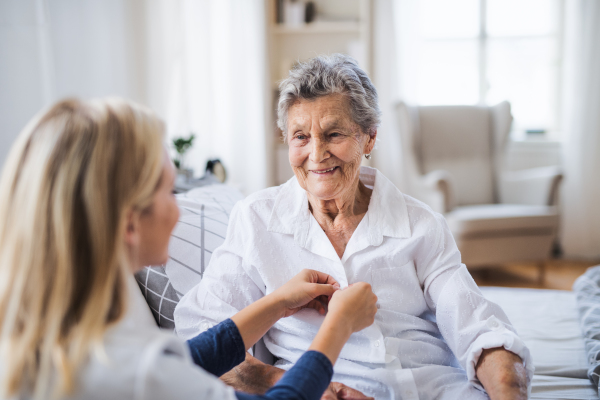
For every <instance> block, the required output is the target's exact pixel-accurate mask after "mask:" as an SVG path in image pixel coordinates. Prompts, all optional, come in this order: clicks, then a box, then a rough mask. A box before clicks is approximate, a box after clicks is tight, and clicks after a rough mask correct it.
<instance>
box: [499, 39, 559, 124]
mask: <svg viewBox="0 0 600 400" xmlns="http://www.w3.org/2000/svg"><path fill="white" fill-rule="evenodd" d="M557 74H558V62H557V48H556V41H555V39H554V38H533V39H492V40H490V41H489V46H488V79H489V91H488V93H487V102H488V104H495V103H497V102H500V101H502V100H508V101H510V103H511V105H512V112H513V116H514V118H515V121H514V123H513V131H517V132H518V131H521V132H522V131H524V130H526V129H546V130H552V129H556V123H557V120H556V112H557V105H556V99H557V91H558V88H557V82H558V75H557Z"/></svg>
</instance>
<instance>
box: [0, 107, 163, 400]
mask: <svg viewBox="0 0 600 400" xmlns="http://www.w3.org/2000/svg"><path fill="white" fill-rule="evenodd" d="M163 131H164V126H163V124H162V122H161V121H160V120H159V119H158V118H157V117H156V116H155V115H154V114H153V113H152V112H151V111H149V110H147V109H144V108H142V107H141V106H138V105H135V104H132V103H130V102H127V101H125V100H120V99H102V100H94V101H86V102H84V101H80V100H75V99H70V100H64V101H61V102H59V103H57V104H55V105H54V106H53V107H52V108H50V109H49V110H48V111H46V112H45V113H42V114H41V115H39V116H37V117H35V118H34V119H33V120H32V121H31V122H30V123H29V124H28V125H27V126H26V127H25V129H24V130H23V131H22V132H21V134H20V135H19V137H18V139H17V141H16V143H15V145H14V146H13V148H12V150H11V152H10V154H9V157H8V159H7V162H6V164H5V166H4V171H3V173H2V178H1V179H0V324H1V331H0V360H2V363H3V364H4V368H3V369H4V372H3V376H2V379H3V381H2V382H1V383H0V384H1V385H2V386H1V387H0V397H4V398H5V397H11V395H15V394H18V393H19V392H20V391H21V390H27V391H31V392H29V393H30V394H31V395H33V396H34V398H42V397H46V396H48V393H49V392H50V391H53V392H54V394H55V395H61V394H68V393H71V392H72V391H73V390H74V389H75V375H76V372H77V370H78V367H79V366H81V365H82V363H83V362H84V361H85V360H86V359H87V357H88V356H89V355H90V352H91V350H92V349H101V348H102V345H101V343H102V337H103V335H104V333H105V331H106V329H107V328H108V327H109V326H111V325H112V324H114V323H116V322H117V321H118V320H119V319H120V318H121V317H122V316H123V315H124V313H125V309H126V299H127V295H126V286H125V277H126V276H125V274H126V273H130V271H131V270H130V266H129V265H128V259H127V253H126V246H125V244H124V237H123V235H124V232H125V226H126V219H127V215H128V213H130V212H131V211H133V212H137V211H140V212H141V211H142V210H145V209H147V208H148V207H150V205H151V202H152V197H153V194H154V193H155V191H156V188H157V186H158V184H159V181H160V177H161V173H162V166H163V157H164V155H163ZM55 378H58V381H56V382H55V381H54V380H53V379H55Z"/></svg>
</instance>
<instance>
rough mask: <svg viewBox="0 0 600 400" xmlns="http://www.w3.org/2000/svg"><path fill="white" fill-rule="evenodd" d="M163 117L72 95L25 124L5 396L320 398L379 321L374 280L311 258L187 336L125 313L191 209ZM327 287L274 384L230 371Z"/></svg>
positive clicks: (15, 174)
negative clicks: (313, 329) (345, 281)
mask: <svg viewBox="0 0 600 400" xmlns="http://www.w3.org/2000/svg"><path fill="white" fill-rule="evenodd" d="M163 130H164V127H163V124H162V123H161V121H160V120H159V119H158V118H157V117H156V116H155V115H154V114H153V113H152V112H150V111H148V110H146V109H144V108H142V107H140V106H137V105H134V104H132V103H128V102H126V101H123V100H118V99H112V100H97V101H91V102H82V101H78V100H67V101H62V102H60V103H58V104H56V105H55V106H53V107H52V108H51V109H50V110H48V111H47V112H45V113H43V114H41V115H40V116H38V117H36V118H34V119H33V120H32V121H31V122H30V123H29V124H28V126H27V127H26V128H25V130H24V131H23V132H22V133H21V135H20V136H19V138H18V140H17V142H16V144H15V145H14V147H13V149H12V151H11V153H10V155H9V158H8V160H7V163H6V165H5V167H4V170H3V173H2V178H1V180H0V221H1V225H0V324H1V331H0V379H1V386H0V390H1V394H0V398H35V399H45V398H69V399H166V398H176V399H188V398H195V399H198V398H200V399H235V398H236V397H237V398H238V399H242V398H243V399H246V398H248V399H250V398H265V399H283V398H287V399H294V398H303V399H318V398H319V397H320V396H321V394H322V393H323V391H324V390H325V388H326V387H327V385H328V384H329V381H330V379H331V376H332V364H333V363H334V362H335V360H336V358H337V357H338V355H339V353H340V351H341V349H342V346H343V344H344V343H345V342H346V340H347V339H348V338H349V336H350V334H351V333H353V332H355V331H358V330H361V329H363V328H365V327H366V326H368V325H370V324H371V323H372V322H373V320H374V315H375V312H376V310H377V309H376V306H375V302H376V297H375V295H374V294H373V293H372V291H371V289H370V286H369V285H368V284H357V285H354V286H352V287H350V288H348V289H345V290H338V288H339V285H337V282H335V281H334V280H333V278H331V277H330V276H328V275H326V274H323V273H319V272H316V271H311V270H304V271H302V272H301V273H300V274H298V275H297V276H296V277H294V278H293V279H292V280H290V281H289V282H288V283H287V284H285V285H284V286H282V287H281V288H280V289H279V290H277V291H275V292H273V293H271V294H270V295H268V296H266V297H264V298H262V299H261V300H260V301H257V302H256V303H254V304H252V305H250V306H249V307H247V308H245V309H244V310H242V311H240V312H239V313H238V314H236V315H234V316H233V317H232V318H231V319H228V320H226V321H224V322H223V323H222V324H220V325H218V326H215V327H214V328H212V329H211V330H209V331H207V332H205V333H203V334H200V335H199V336H197V337H195V338H193V339H191V340H190V341H188V342H187V344H186V343H185V342H182V341H180V340H179V339H177V338H176V337H174V336H172V335H169V334H166V333H163V332H159V331H158V330H156V331H154V330H152V331H148V330H140V328H136V327H134V326H133V325H131V324H126V323H124V322H123V316H124V314H125V312H126V309H127V302H126V299H127V293H126V290H127V289H126V285H125V280H126V275H127V274H131V273H132V272H134V271H136V270H138V269H140V268H142V266H144V265H150V264H160V263H163V262H165V261H166V259H167V247H168V241H169V237H170V233H171V230H172V229H173V227H174V225H175V223H176V221H177V218H178V208H177V204H176V202H175V199H174V197H173V195H172V188H173V180H174V171H173V167H172V165H171V163H170V162H169V160H168V157H167V155H166V152H165V150H164V147H163V144H162V143H163ZM323 296H324V297H323ZM322 298H328V299H329V298H330V301H329V304H328V312H327V317H326V318H325V321H324V323H323V325H322V327H321V329H320V331H319V334H318V335H317V336H316V338H315V340H314V342H313V344H312V346H311V348H310V351H308V352H307V353H306V355H305V357H303V359H302V360H301V361H299V362H298V363H297V365H296V367H294V368H293V369H292V370H290V371H289V372H288V373H287V374H286V375H285V376H284V377H283V378H282V379H281V381H280V382H279V383H278V384H277V385H275V386H274V387H273V388H272V389H270V390H269V391H268V392H267V393H266V394H265V395H263V396H254V395H247V394H243V393H235V392H234V391H233V389H231V388H229V387H227V386H225V385H224V384H223V383H221V381H219V380H218V379H217V378H216V376H219V375H221V374H223V373H224V372H227V371H228V370H230V369H231V368H232V367H234V366H235V365H236V364H239V363H240V362H242V361H243V360H244V355H245V351H246V350H247V349H248V348H250V347H251V346H252V345H253V344H254V343H255V342H256V341H257V340H258V339H259V338H260V337H261V336H262V335H263V334H264V333H265V332H266V331H267V330H268V329H269V328H270V327H271V325H272V324H274V323H275V322H276V321H277V320H278V319H279V318H283V317H286V316H289V315H292V314H294V313H295V312H296V311H298V310H299V309H301V308H305V307H312V308H315V309H316V311H318V312H320V313H322V314H323V313H325V308H324V306H323V305H322V302H321V301H319V299H322ZM192 360H193V362H194V363H195V364H197V365H199V366H201V367H203V368H204V370H203V369H201V368H199V367H198V366H196V365H194V364H193V362H192Z"/></svg>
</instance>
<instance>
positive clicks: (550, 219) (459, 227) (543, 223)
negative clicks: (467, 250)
mask: <svg viewBox="0 0 600 400" xmlns="http://www.w3.org/2000/svg"><path fill="white" fill-rule="evenodd" d="M446 220H447V221H448V225H449V227H450V230H451V231H452V234H453V235H454V237H455V238H456V239H457V240H459V239H468V238H483V237H505V236H519V235H532V234H541V235H553V234H554V232H555V231H556V228H557V226H558V212H557V209H556V208H555V207H550V206H532V205H521V204H483V205H475V206H464V207H457V208H455V209H454V210H452V211H450V212H449V213H447V214H446Z"/></svg>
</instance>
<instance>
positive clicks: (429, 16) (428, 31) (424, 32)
mask: <svg viewBox="0 0 600 400" xmlns="http://www.w3.org/2000/svg"><path fill="white" fill-rule="evenodd" d="M419 5H420V7H421V8H420V12H419V15H420V25H419V26H420V31H421V36H422V37H425V38H452V37H453V38H459V37H461V38H467V37H475V36H477V35H478V34H479V0H452V1H448V0H424V1H422V2H420V3H419Z"/></svg>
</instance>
